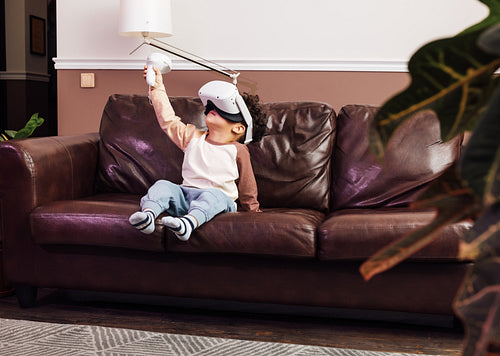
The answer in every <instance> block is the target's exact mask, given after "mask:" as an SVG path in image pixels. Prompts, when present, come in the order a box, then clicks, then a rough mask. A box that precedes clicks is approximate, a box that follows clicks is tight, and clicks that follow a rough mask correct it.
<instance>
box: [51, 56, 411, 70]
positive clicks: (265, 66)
mask: <svg viewBox="0 0 500 356" xmlns="http://www.w3.org/2000/svg"><path fill="white" fill-rule="evenodd" d="M53 60H54V63H55V69H58V70H59V69H61V70H62V69H85V70H87V69H93V70H96V69H108V70H113V69H116V70H129V69H130V70H140V69H142V68H143V67H144V63H145V60H139V59H69V58H53ZM213 61H214V62H216V63H219V64H220V65H222V66H223V67H226V68H231V69H234V70H239V71H245V70H246V71H306V72H307V71H319V72H320V71H327V72H335V71H339V72H408V67H407V62H406V61H397V60H288V59H284V60H279V59H276V60H274V59H273V60H251V61H250V60H219V61H218V60H213ZM173 68H174V70H176V69H177V70H206V69H205V68H203V67H201V66H199V65H196V64H194V63H190V62H187V61H185V60H181V59H179V60H176V59H173Z"/></svg>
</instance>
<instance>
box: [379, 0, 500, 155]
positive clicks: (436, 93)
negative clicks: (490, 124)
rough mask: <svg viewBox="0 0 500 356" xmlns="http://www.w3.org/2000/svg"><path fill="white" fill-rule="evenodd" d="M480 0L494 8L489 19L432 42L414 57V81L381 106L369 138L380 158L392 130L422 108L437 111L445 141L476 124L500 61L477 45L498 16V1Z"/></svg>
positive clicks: (411, 71)
mask: <svg viewBox="0 0 500 356" xmlns="http://www.w3.org/2000/svg"><path fill="white" fill-rule="evenodd" d="M482 2H483V3H485V4H486V5H488V6H489V7H490V15H489V16H488V17H487V18H486V19H485V20H483V21H482V22H481V23H479V24H477V25H475V26H473V27H471V28H469V29H467V30H465V31H464V32H462V33H460V34H458V35H456V36H455V37H452V38H447V39H441V40H437V41H434V42H430V43H429V44H427V45H425V46H423V47H422V48H420V49H419V50H418V51H417V52H416V53H415V54H414V55H413V56H412V58H411V59H410V61H409V63H408V70H409V72H410V75H411V83H410V85H409V86H408V88H407V89H405V90H404V91H403V92H401V93H400V94H398V95H396V96H394V97H393V98H391V99H390V100H388V101H387V102H386V103H385V104H384V105H383V106H382V107H381V108H380V110H379V111H378V112H377V115H376V117H375V120H374V122H373V126H372V129H371V131H370V143H371V146H372V148H373V150H374V152H375V154H376V155H377V156H378V157H379V158H381V157H383V154H384V147H385V146H386V144H387V142H388V141H389V139H390V137H391V135H392V133H393V132H394V130H395V129H396V128H397V127H398V126H399V125H400V124H401V123H402V122H403V121H405V120H406V119H408V118H409V117H411V116H412V115H413V114H415V113H416V112H417V111H419V110H422V109H431V110H434V111H435V112H436V113H437V115H438V117H439V120H440V124H441V136H442V138H443V141H447V140H449V139H451V138H453V137H454V136H456V135H457V134H458V133H460V132H463V131H464V130H469V129H471V128H472V127H473V126H474V123H475V120H476V119H477V117H478V115H479V114H480V113H481V112H482V110H483V109H484V107H485V106H486V103H487V102H488V99H489V97H490V96H491V93H492V91H493V88H494V85H495V81H494V79H493V77H492V75H493V73H494V72H495V70H496V69H497V68H498V67H499V65H500V56H498V55H494V54H490V53H487V52H485V51H484V50H482V49H481V48H479V47H478V45H477V40H478V38H479V37H480V35H481V34H482V32H483V31H484V30H485V29H487V28H488V26H491V25H493V24H495V23H497V22H499V21H500V0H483V1H482Z"/></svg>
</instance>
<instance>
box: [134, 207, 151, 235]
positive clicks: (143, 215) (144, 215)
mask: <svg viewBox="0 0 500 356" xmlns="http://www.w3.org/2000/svg"><path fill="white" fill-rule="evenodd" d="M155 218H156V217H155V214H154V213H153V211H152V210H144V211H138V212H135V213H133V214H132V215H130V218H129V219H128V221H129V222H130V224H132V226H133V227H135V228H136V229H137V230H139V231H140V232H143V233H145V234H151V233H153V231H155Z"/></svg>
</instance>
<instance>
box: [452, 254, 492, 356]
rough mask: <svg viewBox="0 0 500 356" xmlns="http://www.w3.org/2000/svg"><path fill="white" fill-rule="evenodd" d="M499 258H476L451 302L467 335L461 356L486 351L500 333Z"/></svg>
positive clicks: (472, 355)
mask: <svg viewBox="0 0 500 356" xmlns="http://www.w3.org/2000/svg"><path fill="white" fill-rule="evenodd" d="M499 270H500V258H498V257H491V258H488V259H485V260H483V261H478V262H476V263H475V264H474V267H473V268H472V270H471V271H470V272H469V275H468V276H467V278H466V279H465V283H464V284H463V285H462V287H461V289H460V291H459V293H458V296H457V298H456V300H455V303H454V308H455V312H456V314H457V315H458V316H459V317H460V318H461V319H462V321H463V323H464V326H465V329H466V337H465V343H464V348H463V355H464V356H469V355H470V356H482V355H486V354H487V349H488V346H489V345H490V344H491V343H493V342H497V343H498V341H499V335H500V274H499V273H498V271H499Z"/></svg>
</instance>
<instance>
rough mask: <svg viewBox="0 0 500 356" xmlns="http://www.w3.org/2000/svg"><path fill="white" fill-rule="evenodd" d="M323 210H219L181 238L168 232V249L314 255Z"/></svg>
mask: <svg viewBox="0 0 500 356" xmlns="http://www.w3.org/2000/svg"><path fill="white" fill-rule="evenodd" d="M324 217H325V216H324V214H323V213H321V212H319V211H316V210H309V209H280V208H276V209H266V210H265V211H264V212H260V213H250V212H236V213H227V214H220V215H218V216H216V217H215V218H214V219H212V220H211V221H209V222H208V223H206V224H204V225H202V226H200V228H199V229H197V230H195V231H194V232H193V234H192V235H191V238H190V239H189V240H188V241H186V242H182V241H180V240H178V239H177V238H176V237H175V236H174V235H173V234H171V233H170V232H169V233H168V234H167V246H168V247H167V248H168V250H169V251H176V252H193V253H234V254H254V255H255V254H256V255H274V256H280V257H292V258H295V257H298V258H315V257H316V254H317V250H316V231H317V228H318V226H319V225H320V224H321V222H322V221H323V219H324Z"/></svg>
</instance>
